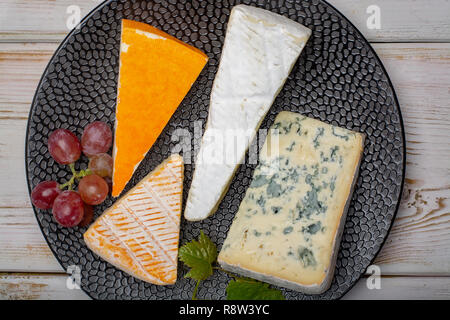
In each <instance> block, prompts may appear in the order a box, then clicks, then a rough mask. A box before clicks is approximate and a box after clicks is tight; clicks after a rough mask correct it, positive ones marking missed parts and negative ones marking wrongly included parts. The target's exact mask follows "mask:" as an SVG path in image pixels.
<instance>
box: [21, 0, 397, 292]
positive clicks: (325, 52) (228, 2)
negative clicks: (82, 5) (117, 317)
mask: <svg viewBox="0 0 450 320" xmlns="http://www.w3.org/2000/svg"><path fill="white" fill-rule="evenodd" d="M238 3H245V4H251V5H254V6H258V7H263V8H265V9H268V10H270V11H273V12H276V13H279V14H282V15H284V16H286V17H288V18H290V19H292V20H294V21H298V22H300V23H302V24H304V25H305V26H307V27H309V28H310V29H312V30H313V33H312V36H311V38H310V40H309V41H308V43H307V45H306V47H305V49H304V51H303V53H302V54H301V56H300V58H299V60H298V62H297V64H296V65H295V67H294V69H293V70H292V72H291V74H290V76H289V79H288V80H287V81H286V84H285V86H284V88H283V89H282V91H281V93H280V94H279V96H278V97H277V99H276V101H275V103H274V104H273V106H272V108H271V109H270V111H269V113H268V114H267V116H266V118H265V120H264V121H263V123H262V125H261V128H268V127H270V125H271V124H272V122H273V120H274V118H275V116H276V115H277V113H278V112H280V111H282V110H291V111H296V112H300V113H302V114H304V115H307V116H309V117H313V118H316V119H320V120H322V121H325V122H327V123H330V124H333V125H338V126H341V127H345V128H348V129H351V130H356V131H360V132H364V133H365V134H366V135H367V139H366V143H365V148H364V157H363V161H362V163H361V169H360V174H359V178H358V180H357V184H356V187H355V191H354V194H353V198H352V202H351V205H350V208H349V211H348V216H347V220H346V224H345V229H344V233H343V236H342V242H341V246H340V250H339V255H338V259H337V264H336V272H335V276H334V279H333V283H332V285H331V288H330V289H329V290H328V291H326V292H325V293H323V294H321V295H303V294H301V293H298V292H294V291H290V290H284V289H283V292H284V294H285V296H286V298H287V299H336V298H340V297H341V296H342V295H343V294H344V293H345V292H347V291H348V290H349V289H350V288H351V287H352V286H353V285H354V284H355V282H356V281H357V280H358V279H359V278H360V277H361V275H362V274H364V272H365V270H366V268H367V267H368V266H369V265H370V263H371V262H372V261H373V259H374V258H375V256H376V254H377V253H378V251H379V249H380V248H381V246H382V244H383V243H384V240H385V239H386V236H387V234H388V232H389V229H390V226H391V223H392V221H393V219H394V217H395V214H396V211H397V208H398V204H399V200H400V195H401V192H402V187H403V177H404V166H405V150H404V147H405V139H404V130H403V125H402V118H401V114H400V109H399V106H398V102H397V99H396V97H395V92H394V90H393V87H392V85H391V83H390V80H389V78H388V76H387V74H386V72H385V70H384V68H383V66H382V64H381V63H380V61H379V59H378V57H377V56H376V54H375V53H374V51H373V50H372V48H371V47H370V45H369V44H368V43H367V41H366V40H365V39H364V38H363V36H362V35H361V34H360V33H359V32H358V31H357V30H356V29H355V27H354V26H353V25H352V24H351V23H349V22H348V20H346V19H345V18H344V17H343V16H342V15H341V14H340V13H339V12H337V11H336V10H335V9H334V8H333V7H332V6H330V5H329V4H327V3H326V2H324V1H319V0H313V1H300V0H291V1H288V0H286V1H281V0H280V1H232V0H224V1H215V0H208V1H195V0H194V1H190V0H181V1H176V0H167V1H163V0H155V1H108V2H105V3H103V4H102V5H100V6H99V7H98V8H96V9H95V10H94V11H93V12H91V13H90V14H89V15H88V16H87V17H86V18H85V19H84V20H83V21H82V23H81V26H80V28H78V29H75V30H73V31H72V32H71V33H70V34H69V36H68V37H67V38H66V39H65V40H64V42H63V43H62V44H61V46H60V47H59V49H58V50H57V51H56V53H55V55H54V56H53V58H52V59H51V61H50V63H49V65H48V67H47V69H46V71H45V73H44V75H43V77H42V80H41V82H40V84H39V86H38V89H37V92H36V95H35V98H34V101H33V105H32V107H31V111H30V117H29V123H28V133H27V145H26V168H27V177H28V184H29V188H30V190H31V188H33V187H34V186H35V185H36V184H38V183H39V182H40V181H43V180H48V179H53V180H57V181H58V182H61V183H62V182H63V181H66V179H69V178H70V170H69V168H68V167H67V166H61V165H58V164H57V163H55V162H54V161H53V159H52V158H51V157H50V155H49V152H48V150H47V137H48V135H49V133H50V132H51V131H52V130H54V129H56V128H68V129H70V130H72V131H73V132H75V133H76V134H77V135H78V136H79V137H80V136H81V133H82V130H83V128H84V127H85V126H86V125H87V124H88V123H89V122H91V121H94V120H102V121H106V122H108V123H109V124H110V125H111V126H113V124H114V110H115V104H116V88H117V79H118V71H119V43H120V21H121V19H122V18H126V19H132V20H137V21H143V22H146V23H149V24H151V25H153V26H156V27H158V28H160V29H162V30H163V31H165V32H167V33H169V34H171V35H173V36H175V37H177V38H178V39H181V40H182V41H185V42H187V43H189V44H191V45H193V46H195V47H197V48H199V49H200V50H202V51H204V52H205V53H207V54H208V56H209V58H210V60H209V62H208V64H207V65H206V67H205V68H204V70H203V71H202V73H201V75H200V76H199V78H198V80H197V81H196V82H195V84H194V86H193V87H192V89H191V90H190V92H189V94H188V95H187V96H186V98H185V99H184V101H183V103H182V104H181V105H180V107H179V108H178V109H177V111H176V112H175V114H174V115H173V117H172V119H171V120H170V122H169V124H168V125H167V126H166V128H165V129H164V131H163V132H162V134H161V136H160V137H159V139H158V140H157V142H156V143H155V145H154V146H153V147H152V149H151V150H150V152H149V153H148V154H147V156H146V158H145V160H144V161H143V162H142V163H141V165H140V166H139V168H138V169H137V171H136V172H135V174H134V176H133V179H132V180H131V181H130V183H129V184H128V186H127V188H126V190H128V189H129V188H130V187H132V186H134V185H135V184H136V183H137V182H138V181H140V179H142V178H143V177H144V176H145V175H146V174H147V173H148V172H150V171H151V170H152V169H153V168H155V167H156V166H157V165H158V164H159V163H160V162H161V161H163V160H164V159H165V158H166V157H167V156H168V155H169V154H170V151H171V150H172V148H173V147H174V146H175V144H176V142H172V141H171V134H172V133H173V132H174V130H176V129H179V128H181V129H187V130H189V132H191V133H192V134H193V133H194V123H195V122H197V121H201V122H202V124H203V126H204V124H205V122H206V119H207V116H208V106H209V95H210V92H211V87H212V82H213V80H214V76H215V73H216V71H217V67H218V64H219V58H220V53H221V48H222V44H223V41H224V37H225V31H226V26H227V21H228V17H229V14H230V10H231V8H232V7H233V6H234V5H236V4H238ZM197 123H198V122H197ZM87 162H88V161H87V159H86V158H85V157H83V158H82V159H81V160H79V161H78V162H77V167H78V168H85V167H86V166H87ZM253 169H254V165H249V164H244V165H242V166H240V168H239V169H238V170H237V173H236V175H235V177H234V179H233V181H232V183H231V186H230V189H229V191H228V193H227V194H226V196H225V198H224V199H223V201H222V202H221V204H220V206H219V209H218V211H217V212H216V213H215V214H214V215H213V216H211V217H210V218H208V219H206V220H204V221H201V222H194V223H192V222H186V221H185V220H184V219H182V225H181V238H180V241H181V244H184V243H186V242H187V241H190V240H191V239H193V238H197V237H198V235H199V232H200V230H205V233H206V234H207V235H208V236H209V237H210V238H211V239H212V240H213V241H214V242H215V243H216V244H217V245H218V248H219V249H220V247H221V245H222V243H223V241H224V239H225V237H226V235H227V231H228V228H229V226H230V224H231V221H232V219H233V216H234V214H235V213H236V211H237V209H238V206H239V203H240V201H241V200H242V198H243V196H244V193H245V190H246V188H247V187H248V185H249V184H250V181H251V177H252V172H253ZM192 172H193V165H191V164H187V165H186V166H185V184H184V193H183V200H184V202H183V203H185V201H186V197H187V193H188V190H189V186H190V183H191V178H192ZM205 187H207V186H205ZM112 203H113V200H112V199H107V200H106V201H105V203H103V204H102V205H100V206H96V208H95V216H96V217H97V216H98V215H100V214H101V213H102V212H103V210H105V209H106V208H108V207H109V206H111V204H112ZM35 212H36V217H37V220H38V223H39V225H40V227H41V229H42V232H43V234H44V236H45V238H46V240H47V242H48V244H49V246H50V248H51V249H52V251H53V253H54V254H55V256H56V258H57V259H58V261H59V262H60V263H61V265H62V266H63V267H64V269H65V270H67V269H68V267H69V266H71V265H75V266H78V267H79V268H80V270H81V288H82V289H83V290H84V291H85V292H86V293H88V294H89V295H90V296H91V297H92V298H95V299H190V297H191V294H192V291H193V289H194V285H195V283H194V281H193V280H190V279H185V278H183V275H184V274H185V273H186V272H187V268H186V267H185V266H184V265H183V263H179V268H178V269H179V270H178V281H177V283H176V284H175V285H173V286H156V285H151V284H148V283H145V282H142V281H140V280H137V279H135V278H133V277H131V276H129V275H128V274H126V273H125V272H122V271H120V270H118V269H116V268H114V267H113V266H111V265H110V264H108V263H106V262H105V261H103V260H102V259H100V258H99V257H98V256H96V255H94V254H93V253H92V252H91V251H90V250H89V249H88V248H87V247H86V245H85V244H84V241H83V232H84V231H85V230H86V228H71V229H67V228H62V227H60V226H58V224H57V223H56V222H55V221H54V220H53V218H52V215H51V213H50V212H49V211H42V210H35ZM72 268H73V267H72ZM228 281H229V278H228V276H226V275H225V274H224V273H221V272H215V273H214V275H213V276H212V277H211V278H209V279H208V280H206V281H204V282H203V283H202V284H201V286H200V289H199V292H198V296H199V297H201V298H204V299H224V298H225V297H226V292H225V289H226V286H227V283H228Z"/></svg>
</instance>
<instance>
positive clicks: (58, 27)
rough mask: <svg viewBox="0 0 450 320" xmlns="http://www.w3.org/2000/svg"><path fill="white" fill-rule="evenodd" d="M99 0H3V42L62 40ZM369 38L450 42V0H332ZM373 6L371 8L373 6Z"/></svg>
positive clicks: (0, 37) (0, 9)
mask: <svg viewBox="0 0 450 320" xmlns="http://www.w3.org/2000/svg"><path fill="white" fill-rule="evenodd" d="M100 2H101V1H99V0H78V1H76V2H74V1H73V0H58V1H48V0H2V1H1V2H0V41H56V42H59V41H61V40H62V39H63V38H64V37H65V36H66V34H67V33H68V32H69V31H70V30H69V28H68V26H67V21H68V20H69V19H71V17H72V15H73V12H70V11H69V12H68V11H67V10H68V8H69V6H73V5H76V6H78V7H79V9H80V15H81V17H83V16H85V15H87V14H88V13H89V12H90V10H91V9H93V8H95V7H96V6H97V5H98V4H99V3H100ZM329 2H330V3H331V4H332V5H333V6H335V7H336V8H337V9H338V10H340V11H341V12H342V13H343V14H344V15H345V16H346V17H347V18H349V20H350V21H352V22H353V23H354V24H355V25H356V27H357V28H358V29H359V30H360V31H361V32H362V33H363V34H364V35H365V36H366V37H367V39H369V40H370V41H377V42H398V41H441V42H442V41H449V40H450V20H449V19H448V12H450V2H449V1H448V0H434V1H433V2H432V3H430V1H429V0H396V1H392V0H378V1H376V2H373V1H372V0H359V1H348V0H330V1H329ZM372 5H376V6H378V7H379V9H380V18H381V28H380V29H369V28H368V26H367V20H368V19H369V18H370V16H371V15H372V14H371V13H372V11H370V10H369V13H367V9H368V8H369V6H372ZM369 9H370V8H369Z"/></svg>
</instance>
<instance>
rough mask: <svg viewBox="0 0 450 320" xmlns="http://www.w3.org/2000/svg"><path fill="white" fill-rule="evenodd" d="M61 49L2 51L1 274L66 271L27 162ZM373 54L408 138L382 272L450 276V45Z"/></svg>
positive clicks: (9, 46)
mask: <svg viewBox="0 0 450 320" xmlns="http://www.w3.org/2000/svg"><path fill="white" fill-rule="evenodd" d="M56 46H57V45H56V44H23V43H2V44H0V167H2V168H8V170H0V181H1V184H0V208H1V211H0V252H2V254H1V255H0V270H8V271H37V270H42V271H47V272H60V271H61V268H60V266H59V265H58V264H57V263H56V260H54V258H53V257H52V255H51V253H50V250H49V249H48V247H47V245H46V243H45V241H44V239H43V237H42V235H41V234H40V230H39V229H38V226H37V223H36V222H35V218H34V214H33V211H32V209H31V205H30V202H29V197H28V191H27V187H26V181H25V168H24V160H23V155H24V143H25V128H26V119H27V115H28V111H29V106H30V103H31V100H32V97H33V94H34V90H35V88H36V86H37V83H38V81H39V78H40V76H41V73H42V71H43V69H44V67H45V65H46V62H47V61H48V59H50V57H51V55H52V53H53V51H54V50H55V49H56ZM374 47H375V50H376V51H377V52H378V53H379V55H380V57H381V59H382V60H383V62H384V64H385V66H386V68H387V70H388V73H389V74H390V76H391V78H392V81H393V83H394V86H395V88H396V91H397V95H398V98H399V101H400V105H401V109H402V112H403V117H404V121H405V129H406V138H407V179H406V185H405V193H404V197H403V200H402V204H401V207H400V210H399V212H398V216H397V219H396V221H395V223H394V226H393V228H392V231H391V234H390V236H389V238H388V240H387V242H386V244H385V245H384V247H383V249H382V251H381V253H380V254H379V256H378V258H377V260H376V264H378V265H379V266H380V267H381V270H382V273H383V274H385V275H387V274H391V275H396V274H398V275H400V274H411V275H413V274H419V275H450V259H449V257H450V232H449V229H450V168H449V160H448V159H450V139H449V138H450V126H449V123H450V122H449V120H450V108H448V102H449V101H450V90H449V87H450V74H449V72H448V70H450V44H426V45H424V44H376V45H375V46H374ZM19 67H20V68H21V69H20V71H19V72H17V71H16V70H17V68H19ZM16 73H17V74H16ZM21 74H22V75H23V76H21ZM23 79H27V80H26V81H27V85H23V83H22V82H23V81H25V80H23ZM11 221H12V222H11ZM11 223H12V224H15V223H19V224H20V223H22V224H21V225H20V227H9V224H11ZM10 228H13V230H14V231H11V229H10ZM34 253H36V254H34ZM29 254H32V262H31V263H30V262H29Z"/></svg>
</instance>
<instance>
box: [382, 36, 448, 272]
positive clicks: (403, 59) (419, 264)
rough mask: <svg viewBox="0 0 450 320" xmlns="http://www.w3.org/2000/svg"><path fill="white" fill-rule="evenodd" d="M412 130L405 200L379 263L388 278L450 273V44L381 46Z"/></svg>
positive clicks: (408, 132) (408, 147) (407, 129)
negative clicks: (397, 275)
mask: <svg viewBox="0 0 450 320" xmlns="http://www.w3.org/2000/svg"><path fill="white" fill-rule="evenodd" d="M375 49H376V51H377V52H378V54H379V55H380V57H381V60H382V61H383V63H384V64H385V66H386V68H387V70H388V72H389V75H390V77H391V79H392V81H393V83H394V87H395V89H396V92H397V95H398V99H399V102H400V106H401V109H402V114H403V120H404V122H405V130H406V140H407V144H406V148H407V155H406V157H407V159H406V160H407V166H406V180H405V188H404V194H403V199H402V203H401V207H400V210H399V213H398V217H397V219H396V220H395V223H394V225H393V228H392V231H391V233H390V235H389V238H388V240H387V242H386V244H385V245H384V247H383V249H382V251H381V253H380V254H379V256H378V258H377V260H376V263H377V264H380V265H381V266H382V271H383V273H387V274H417V273H420V274H429V275H435V274H449V273H450V232H449V231H450V108H449V104H448V103H449V101H450V72H448V70H450V44H426V45H424V44H403V45H388V44H379V45H376V46H375Z"/></svg>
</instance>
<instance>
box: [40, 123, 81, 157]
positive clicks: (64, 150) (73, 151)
mask: <svg viewBox="0 0 450 320" xmlns="http://www.w3.org/2000/svg"><path fill="white" fill-rule="evenodd" d="M48 151H50V155H51V156H52V157H53V159H55V160H56V162H58V163H60V164H69V163H73V162H75V161H77V160H78V159H79V158H80V155H81V144H80V141H79V140H78V138H77V136H76V135H75V134H73V133H72V132H71V131H69V130H67V129H56V130H55V131H53V132H52V133H51V134H50V136H49V137H48Z"/></svg>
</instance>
